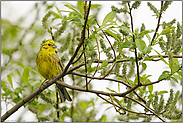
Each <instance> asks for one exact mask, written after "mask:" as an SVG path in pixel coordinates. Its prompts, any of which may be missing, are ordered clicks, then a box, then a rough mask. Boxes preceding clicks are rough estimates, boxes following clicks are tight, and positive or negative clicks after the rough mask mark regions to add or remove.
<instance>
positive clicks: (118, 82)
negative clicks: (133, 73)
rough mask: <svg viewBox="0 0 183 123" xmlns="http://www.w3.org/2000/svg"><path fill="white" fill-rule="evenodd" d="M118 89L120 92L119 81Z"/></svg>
mask: <svg viewBox="0 0 183 123" xmlns="http://www.w3.org/2000/svg"><path fill="white" fill-rule="evenodd" d="M118 91H119V92H120V83H119V82H118Z"/></svg>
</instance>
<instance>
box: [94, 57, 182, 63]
mask: <svg viewBox="0 0 183 123" xmlns="http://www.w3.org/2000/svg"><path fill="white" fill-rule="evenodd" d="M161 56H162V57H163V58H168V55H161ZM149 57H150V58H151V57H160V56H159V55H152V56H149ZM172 57H173V58H182V56H180V55H172ZM137 59H138V60H141V59H142V57H138V58H137ZM159 60H161V59H158V60H157V59H152V61H159ZM103 61H104V60H94V62H93V63H98V62H99V63H102V62H103ZM106 61H107V62H108V63H114V60H106ZM128 61H130V60H129V59H122V60H117V61H116V63H118V62H128Z"/></svg>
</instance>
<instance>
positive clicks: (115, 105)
mask: <svg viewBox="0 0 183 123" xmlns="http://www.w3.org/2000/svg"><path fill="white" fill-rule="evenodd" d="M109 97H110V98H111V101H112V105H113V106H114V109H115V110H116V112H118V113H119V114H120V115H123V114H126V112H125V111H124V113H121V112H120V111H119V110H118V109H117V108H116V105H115V104H114V101H113V99H112V96H111V95H109Z"/></svg>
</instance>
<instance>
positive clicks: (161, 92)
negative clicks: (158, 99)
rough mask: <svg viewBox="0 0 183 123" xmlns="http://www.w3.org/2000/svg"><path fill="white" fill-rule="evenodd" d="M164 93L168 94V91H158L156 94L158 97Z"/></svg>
mask: <svg viewBox="0 0 183 123" xmlns="http://www.w3.org/2000/svg"><path fill="white" fill-rule="evenodd" d="M165 93H168V91H160V92H158V95H161V94H165Z"/></svg>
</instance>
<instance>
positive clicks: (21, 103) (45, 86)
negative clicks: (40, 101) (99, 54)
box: [1, 63, 84, 122]
mask: <svg viewBox="0 0 183 123" xmlns="http://www.w3.org/2000/svg"><path fill="white" fill-rule="evenodd" d="M83 65H84V64H83V63H81V64H79V65H76V66H74V67H71V68H69V70H68V72H71V71H74V70H75V69H78V68H79V67H81V66H83ZM62 77H64V74H63V73H62V74H59V75H57V76H56V77H55V79H54V80H53V79H51V80H49V81H47V82H46V83H44V84H43V85H42V89H39V88H38V89H36V90H35V91H33V92H32V93H31V94H29V95H28V96H26V97H25V98H24V99H22V100H21V101H19V102H18V103H17V104H16V105H15V106H13V107H12V108H11V109H10V110H8V111H7V112H6V113H5V114H4V115H3V116H2V117H1V122H3V121H5V120H6V119H7V118H8V117H9V116H11V115H12V114H13V113H14V112H15V111H17V110H18V109H19V108H20V107H21V106H23V105H24V104H25V103H27V102H29V101H30V100H31V99H33V98H34V97H35V96H37V95H39V94H40V93H41V92H42V91H44V90H45V89H46V88H48V87H49V86H51V85H52V84H54V83H55V82H56V81H57V80H59V79H60V78H62Z"/></svg>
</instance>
